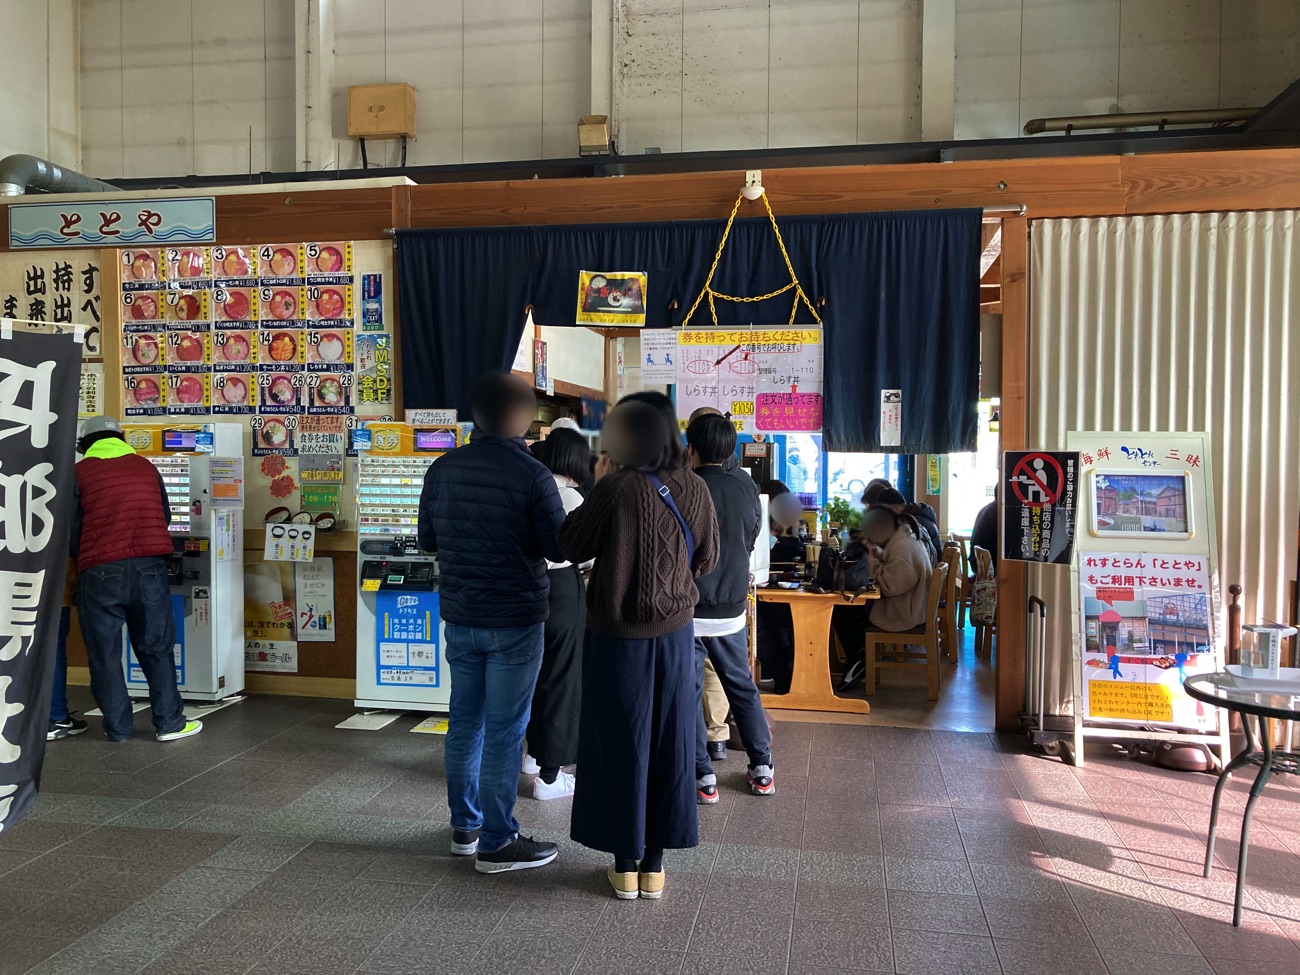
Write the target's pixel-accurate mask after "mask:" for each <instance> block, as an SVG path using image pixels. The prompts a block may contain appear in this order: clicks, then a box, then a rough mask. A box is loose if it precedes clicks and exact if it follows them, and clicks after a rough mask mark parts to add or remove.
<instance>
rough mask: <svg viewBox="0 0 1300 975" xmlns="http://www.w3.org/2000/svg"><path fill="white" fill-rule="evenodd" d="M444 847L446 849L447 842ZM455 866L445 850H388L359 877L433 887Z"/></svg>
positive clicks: (361, 878)
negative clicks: (415, 851) (420, 852)
mask: <svg viewBox="0 0 1300 975" xmlns="http://www.w3.org/2000/svg"><path fill="white" fill-rule="evenodd" d="M294 842H298V841H294ZM390 849H391V848H390ZM443 849H444V851H445V849H446V847H445V844H444V847H443ZM295 852H296V851H295ZM453 866H454V864H453V863H452V862H451V860H450V858H449V857H448V856H447V855H446V853H445V852H444V853H443V855H442V856H436V855H428V854H414V855H413V854H409V853H405V852H402V853H396V852H388V853H381V854H380V855H379V856H378V857H376V858H375V859H374V861H373V862H372V863H371V864H370V865H369V866H368V867H366V869H365V870H363V871H362V872H361V874H360V875H359V876H358V879H360V880H383V881H387V882H389V883H394V884H417V885H419V886H422V887H433V886H435V885H436V884H438V883H439V882H441V881H442V879H443V878H444V877H446V876H447V874H448V872H450V871H451V869H452V867H453Z"/></svg>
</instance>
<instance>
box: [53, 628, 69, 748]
mask: <svg viewBox="0 0 1300 975" xmlns="http://www.w3.org/2000/svg"><path fill="white" fill-rule="evenodd" d="M71 628H72V607H71V606H64V607H63V611H62V612H61V613H59V642H58V643H57V644H55V647H54V693H53V694H51V695H50V721H51V723H53V722H57V721H67V720H68V630H70V629H71Z"/></svg>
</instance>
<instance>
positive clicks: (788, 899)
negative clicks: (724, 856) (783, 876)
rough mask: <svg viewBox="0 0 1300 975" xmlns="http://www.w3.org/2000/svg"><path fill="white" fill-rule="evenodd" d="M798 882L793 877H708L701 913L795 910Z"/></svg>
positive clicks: (787, 911)
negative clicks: (796, 883) (787, 878)
mask: <svg viewBox="0 0 1300 975" xmlns="http://www.w3.org/2000/svg"><path fill="white" fill-rule="evenodd" d="M795 886H796V885H795V883H794V881H791V880H764V879H755V878H752V877H727V876H722V875H718V874H715V875H714V876H712V877H710V878H709V885H708V887H707V888H706V890H705V893H704V904H703V906H702V907H701V913H702V914H727V915H745V914H749V913H754V914H774V913H784V914H785V916H786V917H787V918H788V917H789V916H790V914H791V913H792V912H793V910H794V892H795Z"/></svg>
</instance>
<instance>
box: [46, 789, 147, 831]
mask: <svg viewBox="0 0 1300 975" xmlns="http://www.w3.org/2000/svg"><path fill="white" fill-rule="evenodd" d="M139 805H141V800H139V799H116V798H113V797H111V796H78V797H76V798H75V799H73V800H71V801H70V802H64V803H59V804H58V805H55V806H53V807H51V808H43V807H41V806H40V805H39V804H38V805H37V807H36V808H35V809H33V810H32V816H33V818H35V819H40V820H44V821H45V822H50V823H81V824H83V825H86V826H102V825H103V824H104V823H108V822H111V821H113V820H114V819H116V818H117V817H119V816H121V815H123V814H124V813H127V812H130V811H131V810H132V809H135V808H136V807H137V806H139Z"/></svg>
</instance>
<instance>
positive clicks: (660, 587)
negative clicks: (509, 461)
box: [559, 401, 718, 899]
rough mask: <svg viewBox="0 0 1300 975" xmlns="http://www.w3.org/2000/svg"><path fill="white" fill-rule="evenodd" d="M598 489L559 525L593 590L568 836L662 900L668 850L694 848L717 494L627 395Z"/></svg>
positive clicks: (617, 882) (620, 879) (625, 885)
mask: <svg viewBox="0 0 1300 975" xmlns="http://www.w3.org/2000/svg"><path fill="white" fill-rule="evenodd" d="M604 444H605V449H606V452H607V457H605V458H602V460H601V462H600V463H599V464H598V465H597V469H596V478H597V480H596V486H595V488H594V489H593V490H592V492H591V495H590V496H589V497H588V498H587V501H586V503H585V504H583V505H582V507H580V508H578V509H577V510H576V511H573V512H572V513H571V514H570V515H569V517H568V518H567V519H566V520H565V522H564V525H563V526H562V527H561V529H560V532H559V541H560V548H561V549H562V551H563V552H564V554H565V555H566V556H567V557H568V558H569V559H571V560H572V561H574V562H585V561H587V560H588V559H593V558H594V559H595V560H596V562H595V567H594V569H593V571H592V575H591V583H590V585H589V587H588V590H587V636H586V643H585V646H584V650H583V663H582V709H581V718H580V722H579V733H578V769H579V775H578V781H577V791H576V793H575V795H574V801H573V826H572V831H571V835H572V837H573V839H574V840H575V841H577V842H579V843H581V844H583V845H584V846H588V847H591V848H592V849H596V850H604V851H605V852H606V853H611V854H613V856H614V865H613V866H612V867H611V868H610V869H609V871H608V875H609V880H610V883H611V885H612V886H613V888H614V893H615V895H616V896H618V897H619V898H622V899H632V898H635V897H638V896H640V897H647V898H652V899H653V898H658V897H660V896H662V894H663V889H664V870H663V852H664V850H665V849H684V848H689V847H693V846H696V845H697V844H698V842H699V839H698V826H697V821H696V798H695V722H696V718H697V711H698V710H699V707H700V702H699V698H698V696H697V694H696V690H695V648H694V632H693V628H692V623H691V620H692V617H693V615H694V612H695V603H696V600H697V599H698V592H697V591H696V588H695V578H696V577H697V576H700V575H703V574H705V573H707V572H709V571H711V570H712V569H713V567H714V565H715V564H716V563H717V550H718V526H717V520H716V518H715V515H714V511H713V502H712V500H711V499H710V497H709V492H708V490H707V489H706V488H705V486H704V482H702V481H700V480H699V479H698V478H697V477H695V475H694V474H693V473H692V471H691V470H690V468H689V467H688V466H687V465H686V464H685V462H684V457H683V455H682V447H681V440H680V438H679V437H678V435H677V431H676V429H675V427H670V426H669V424H668V423H667V421H666V418H665V417H664V416H662V415H661V413H660V411H658V410H656V409H655V408H654V407H652V406H648V405H647V404H645V403H643V402H626V401H625V402H622V403H620V404H619V405H618V406H616V407H615V408H614V409H613V410H611V411H610V414H609V418H608V419H607V421H606V424H605V429H604Z"/></svg>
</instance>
